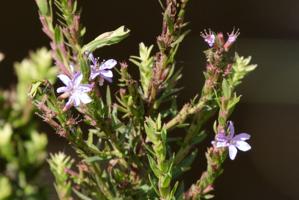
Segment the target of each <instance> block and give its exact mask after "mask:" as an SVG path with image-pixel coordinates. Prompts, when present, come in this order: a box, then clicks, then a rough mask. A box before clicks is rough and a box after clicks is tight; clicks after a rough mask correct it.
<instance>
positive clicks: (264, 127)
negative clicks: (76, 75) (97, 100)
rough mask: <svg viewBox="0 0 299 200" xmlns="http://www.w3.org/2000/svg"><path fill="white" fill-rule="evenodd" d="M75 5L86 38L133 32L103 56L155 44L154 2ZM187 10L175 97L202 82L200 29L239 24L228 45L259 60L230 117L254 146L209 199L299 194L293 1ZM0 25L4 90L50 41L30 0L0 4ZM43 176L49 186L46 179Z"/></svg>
mask: <svg viewBox="0 0 299 200" xmlns="http://www.w3.org/2000/svg"><path fill="white" fill-rule="evenodd" d="M80 2H81V4H82V6H83V18H82V22H83V24H84V25H85V26H86V27H87V34H86V41H89V40H91V39H93V38H94V37H95V36H97V35H98V34H99V33H102V32H105V31H110V30H113V29H115V28H116V27H118V26H120V25H126V26H127V27H128V28H130V29H131V31H132V32H131V36H130V37H129V38H128V39H127V40H125V41H124V42H122V43H121V44H120V45H116V46H112V47H108V48H105V49H103V50H100V51H98V52H97V56H100V57H101V58H102V59H104V58H110V57H113V58H116V59H118V60H126V59H127V58H128V57H129V56H130V55H133V54H134V55H136V54H137V53H138V52H137V47H138V44H139V43H140V42H145V44H147V45H150V44H154V43H155V37H156V36H157V35H158V34H159V33H160V28H161V9H160V6H159V4H158V1H157V0H130V1H120V0H114V1H112V0H110V1H107V0H106V1H104V0H85V1H80ZM187 10H188V13H187V21H189V22H190V25H189V28H190V29H192V32H191V34H190V35H189V36H188V37H187V38H186V41H185V43H184V45H183V46H182V48H181V49H180V52H179V56H178V66H181V67H183V68H184V70H183V74H184V78H183V80H182V81H181V85H183V86H184V87H185V89H184V90H183V92H182V93H181V99H180V101H181V102H184V101H186V100H188V99H190V98H191V97H192V96H194V94H195V93H196V92H198V91H199V90H200V89H201V86H202V83H203V75H202V71H203V70H204V68H205V65H204V55H203V53H202V51H203V50H204V49H205V48H207V45H206V44H205V43H204V42H203V41H202V39H201V37H200V32H201V31H202V30H203V29H205V28H211V29H212V30H214V31H216V32H218V31H219V32H220V31H222V32H224V33H226V32H230V31H231V30H232V29H233V27H236V28H240V30H241V35H240V39H239V41H238V42H237V45H236V46H235V47H234V48H235V50H236V51H238V52H239V54H240V55H243V56H249V55H251V56H252V57H253V59H252V62H253V63H256V64H258V65H259V67H258V69H257V70H256V71H255V72H253V73H252V74H250V75H249V76H248V77H247V78H246V79H245V81H244V83H243V84H242V86H241V87H240V88H239V90H238V92H239V93H240V94H242V95H243V97H242V101H241V103H240V104H239V106H238V108H237V109H236V111H235V112H234V114H233V116H232V119H233V120H234V121H235V126H236V129H237V132H248V133H250V134H251V135H252V139H251V141H250V143H251V145H252V147H253V148H252V151H250V152H248V153H242V152H241V153H240V154H239V155H238V156H237V159H236V160H235V161H234V162H232V161H229V160H228V161H227V162H226V163H225V171H224V174H223V175H222V176H221V177H220V178H219V179H218V181H217V182H216V186H215V187H216V199H217V200H226V199H230V200H240V199H242V200H247V199H248V200H249V199H250V200H252V199H258V200H259V199H272V200H296V199H299V190H298V186H299V184H298V183H299V153H298V150H297V149H298V148H297V145H298V144H299V123H298V119H299V115H298V113H299V90H298V86H299V78H298V76H299V56H298V55H299V12H298V11H299V1H297V0H284V1H282V0H277V1H270V0H264V1H258V0H251V1H239V0H226V1H199V0H191V2H190V4H189V7H188V9H187ZM0 27H1V30H0V51H1V52H3V53H4V54H5V55H6V59H5V60H4V61H3V62H2V63H1V67H0V87H1V88H9V87H11V86H12V85H13V84H14V83H15V82H16V76H15V75H14V72H13V71H14V70H13V67H12V64H13V63H14V62H15V61H20V60H21V59H22V58H24V57H26V56H27V55H28V51H29V50H35V49H37V48H39V47H41V46H48V43H49V41H48V38H47V37H46V36H45V35H44V34H43V33H42V31H41V25H40V22H39V20H38V15H37V9H36V6H35V3H34V1H33V0H30V1H28V0H27V1H1V2H0ZM48 132H49V147H48V148H49V150H50V151H51V152H57V151H59V150H62V151H67V152H69V151H70V150H69V148H67V147H66V146H67V144H66V143H65V141H63V139H61V138H59V137H57V136H56V135H54V131H52V130H49V131H48ZM203 150H204V148H203ZM202 155H203V154H202ZM204 165H205V163H203V162H198V163H196V165H195V166H194V170H193V171H192V172H190V173H189V174H188V177H189V181H190V182H192V181H193V180H194V179H195V178H196V177H198V176H200V174H201V170H202V169H203V168H204V167H205V166H204ZM197 166H198V167H197ZM45 176H46V177H47V179H45V180H48V181H49V184H50V186H51V187H52V185H51V178H49V176H48V175H47V174H46V175H45ZM0 190H1V188H0ZM53 199H55V197H53Z"/></svg>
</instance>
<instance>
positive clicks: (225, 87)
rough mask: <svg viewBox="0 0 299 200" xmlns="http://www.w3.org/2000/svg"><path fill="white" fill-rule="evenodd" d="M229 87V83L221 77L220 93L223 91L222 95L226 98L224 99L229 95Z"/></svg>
mask: <svg viewBox="0 0 299 200" xmlns="http://www.w3.org/2000/svg"><path fill="white" fill-rule="evenodd" d="M231 92H232V91H231V87H230V85H229V84H228V82H227V80H225V79H223V81H222V93H223V96H224V97H225V98H226V99H229V98H230V97H231Z"/></svg>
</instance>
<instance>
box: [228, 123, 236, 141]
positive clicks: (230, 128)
mask: <svg viewBox="0 0 299 200" xmlns="http://www.w3.org/2000/svg"><path fill="white" fill-rule="evenodd" d="M228 132H229V138H231V139H232V138H233V137H234V135H235V127H234V123H233V122H232V121H229V122H228Z"/></svg>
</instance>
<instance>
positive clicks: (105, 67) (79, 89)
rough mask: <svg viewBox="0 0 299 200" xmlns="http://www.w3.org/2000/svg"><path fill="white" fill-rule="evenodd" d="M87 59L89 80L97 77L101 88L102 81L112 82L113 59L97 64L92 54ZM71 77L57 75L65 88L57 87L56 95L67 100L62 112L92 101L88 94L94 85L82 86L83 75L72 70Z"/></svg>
mask: <svg viewBox="0 0 299 200" xmlns="http://www.w3.org/2000/svg"><path fill="white" fill-rule="evenodd" d="M88 59H89V61H90V62H91V64H90V77H89V80H90V81H92V80H95V79H96V78H97V77H99V85H100V86H102V85H103V83H104V80H107V81H108V82H112V78H113V73H112V71H111V70H110V69H112V68H113V67H115V65H116V64H117V62H116V61H115V60H113V59H109V60H107V61H104V62H102V63H101V64H99V62H98V59H97V58H95V57H94V56H93V54H92V53H88ZM71 69H72V74H71V77H69V76H67V75H65V74H59V75H58V78H59V79H60V80H61V81H62V82H63V84H64V85H65V86H62V87H59V88H58V89H57V93H62V94H61V95H60V98H62V99H65V98H68V101H67V103H66V105H65V107H64V109H63V110H68V109H69V108H70V107H72V106H75V107H77V106H79V105H81V104H88V103H90V102H91V101H92V99H91V98H90V97H89V96H88V94H87V93H88V92H91V91H92V89H93V86H94V84H93V83H91V84H82V83H81V82H82V79H83V74H82V73H81V72H74V70H73V68H72V67H71Z"/></svg>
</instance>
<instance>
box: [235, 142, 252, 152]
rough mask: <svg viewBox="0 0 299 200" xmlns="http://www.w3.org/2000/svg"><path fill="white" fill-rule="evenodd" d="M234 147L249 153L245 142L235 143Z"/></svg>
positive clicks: (249, 147) (248, 147) (248, 146)
mask: <svg viewBox="0 0 299 200" xmlns="http://www.w3.org/2000/svg"><path fill="white" fill-rule="evenodd" d="M236 147H237V148H238V149H240V150H241V151H249V150H250V149H251V146H250V145H249V144H248V143H247V142H245V141H237V142H236Z"/></svg>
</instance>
